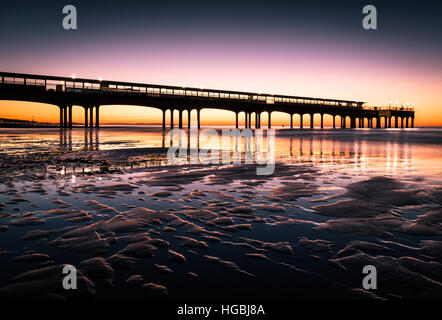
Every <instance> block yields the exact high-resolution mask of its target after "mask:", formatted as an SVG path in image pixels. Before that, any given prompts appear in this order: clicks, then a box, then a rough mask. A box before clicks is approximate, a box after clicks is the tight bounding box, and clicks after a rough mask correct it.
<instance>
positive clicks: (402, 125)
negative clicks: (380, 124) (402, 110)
mask: <svg viewBox="0 0 442 320" xmlns="http://www.w3.org/2000/svg"><path fill="white" fill-rule="evenodd" d="M401 128H404V118H403V117H401Z"/></svg>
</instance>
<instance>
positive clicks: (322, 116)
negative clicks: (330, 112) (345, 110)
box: [321, 113, 324, 129]
mask: <svg viewBox="0 0 442 320" xmlns="http://www.w3.org/2000/svg"><path fill="white" fill-rule="evenodd" d="M321 129H324V114H323V113H321Z"/></svg>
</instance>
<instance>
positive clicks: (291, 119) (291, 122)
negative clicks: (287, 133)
mask: <svg viewBox="0 0 442 320" xmlns="http://www.w3.org/2000/svg"><path fill="white" fill-rule="evenodd" d="M290 129H293V114H290Z"/></svg>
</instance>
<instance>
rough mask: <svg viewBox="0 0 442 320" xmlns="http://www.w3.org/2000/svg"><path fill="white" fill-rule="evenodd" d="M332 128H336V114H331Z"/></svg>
mask: <svg viewBox="0 0 442 320" xmlns="http://www.w3.org/2000/svg"><path fill="white" fill-rule="evenodd" d="M333 129H336V116H333Z"/></svg>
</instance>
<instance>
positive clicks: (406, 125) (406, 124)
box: [405, 117, 408, 128]
mask: <svg viewBox="0 0 442 320" xmlns="http://www.w3.org/2000/svg"><path fill="white" fill-rule="evenodd" d="M405 127H406V128H408V117H406V118H405Z"/></svg>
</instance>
